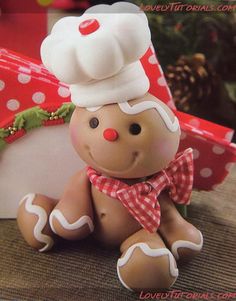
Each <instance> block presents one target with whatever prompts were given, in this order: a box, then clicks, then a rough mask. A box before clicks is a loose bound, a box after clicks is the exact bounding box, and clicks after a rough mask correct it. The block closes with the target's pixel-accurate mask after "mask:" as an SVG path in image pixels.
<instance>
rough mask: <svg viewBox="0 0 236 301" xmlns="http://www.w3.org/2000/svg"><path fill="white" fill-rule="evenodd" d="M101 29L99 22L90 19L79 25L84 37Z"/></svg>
mask: <svg viewBox="0 0 236 301" xmlns="http://www.w3.org/2000/svg"><path fill="white" fill-rule="evenodd" d="M99 27H100V24H99V22H98V20H96V19H88V20H85V21H83V22H82V23H80V25H79V32H80V33H81V34H82V35H83V36H86V35H88V34H90V33H93V32H94V31H96V30H98V28H99Z"/></svg>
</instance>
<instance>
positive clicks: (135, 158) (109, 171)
mask: <svg viewBox="0 0 236 301" xmlns="http://www.w3.org/2000/svg"><path fill="white" fill-rule="evenodd" d="M88 154H89V156H90V158H91V159H92V160H93V162H94V163H95V164H96V165H97V166H98V167H100V168H101V169H102V170H103V171H104V172H107V173H116V174H117V175H119V174H123V173H126V172H129V171H130V170H132V169H133V167H134V166H135V165H136V164H137V161H138V160H137V159H138V157H139V152H138V151H134V152H133V153H132V160H131V163H130V164H129V166H128V167H127V168H125V169H123V170H112V169H108V168H105V167H102V166H100V164H99V163H98V162H97V161H96V160H95V158H94V157H93V155H92V153H91V151H89V152H88Z"/></svg>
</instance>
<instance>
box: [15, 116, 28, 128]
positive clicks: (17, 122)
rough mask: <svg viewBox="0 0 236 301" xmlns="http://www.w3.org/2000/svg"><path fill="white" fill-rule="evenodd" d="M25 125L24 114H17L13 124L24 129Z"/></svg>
mask: <svg viewBox="0 0 236 301" xmlns="http://www.w3.org/2000/svg"><path fill="white" fill-rule="evenodd" d="M24 125H25V119H24V116H23V114H19V115H17V116H16V118H15V121H14V123H13V126H14V127H16V128H17V129H22V128H23V127H24Z"/></svg>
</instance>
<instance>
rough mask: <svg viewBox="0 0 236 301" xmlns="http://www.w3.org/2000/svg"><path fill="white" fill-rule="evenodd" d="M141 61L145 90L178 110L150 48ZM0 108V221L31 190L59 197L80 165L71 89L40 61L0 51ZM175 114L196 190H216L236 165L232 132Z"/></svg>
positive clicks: (13, 215)
mask: <svg viewBox="0 0 236 301" xmlns="http://www.w3.org/2000/svg"><path fill="white" fill-rule="evenodd" d="M141 63H142V64H143V67H144V69H145V72H146V74H147V76H148V77H149V80H150V90H149V92H150V93H152V94H154V95H155V96H156V97H158V98H159V99H161V100H163V101H164V102H165V103H167V104H168V105H169V107H170V108H172V109H173V110H175V111H176V109H175V106H174V104H173V101H172V96H171V93H170V90H169V88H168V87H167V84H166V81H165V78H164V75H163V72H162V69H161V67H160V65H159V63H158V60H157V58H156V56H155V54H154V52H153V49H152V48H149V50H148V51H147V53H146V54H145V55H144V57H143V58H142V59H141ZM0 106H1V110H0V170H1V172H0V191H1V196H0V218H1V217H15V216H16V210H17V206H18V202H19V199H20V198H21V197H22V196H23V195H25V194H26V193H28V192H29V191H34V192H40V193H42V194H46V195H49V196H51V197H55V198H57V197H59V196H60V194H61V193H62V190H63V187H64V183H65V182H66V181H67V179H68V177H70V175H72V174H73V173H74V172H76V171H77V170H78V169H80V168H81V167H83V166H84V163H83V162H82V160H81V159H80V158H78V156H77V155H76V154H75V152H74V150H73V149H72V147H71V145H70V141H69V134H68V122H69V119H70V116H71V114H72V111H73V109H74V106H73V104H72V103H71V102H70V92H69V89H68V87H67V86H66V85H65V84H63V83H61V82H59V81H58V80H57V79H56V78H55V77H54V76H53V75H52V74H50V73H49V72H48V71H47V70H46V69H45V68H44V66H42V64H41V63H40V62H38V61H37V60H34V59H29V58H27V57H24V56H22V55H20V54H16V53H14V52H12V51H9V50H6V49H0ZM176 115H177V116H178V118H179V121H180V125H181V130H182V135H181V145H180V150H182V149H184V148H187V147H192V148H193V149H194V160H195V179H194V187H195V188H196V189H200V190H211V189H214V187H215V186H216V185H217V184H220V183H221V182H222V181H223V180H224V178H225V177H226V175H227V174H228V172H229V169H230V166H231V165H232V164H233V163H234V162H235V161H236V147H235V145H234V144H232V143H231V142H230V140H231V138H232V135H233V130H231V129H228V128H225V127H222V126H220V125H216V124H213V123H211V122H208V121H206V120H202V119H199V118H197V117H193V116H190V115H188V114H184V113H182V112H178V111H176ZM55 125H57V126H55ZM12 187H14V189H12ZM49 187H50V189H49Z"/></svg>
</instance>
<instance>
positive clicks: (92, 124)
mask: <svg viewBox="0 0 236 301" xmlns="http://www.w3.org/2000/svg"><path fill="white" fill-rule="evenodd" d="M98 125H99V120H98V119H97V118H96V117H93V118H91V119H90V120H89V126H90V127H91V128H92V129H96V128H97V127H98Z"/></svg>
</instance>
